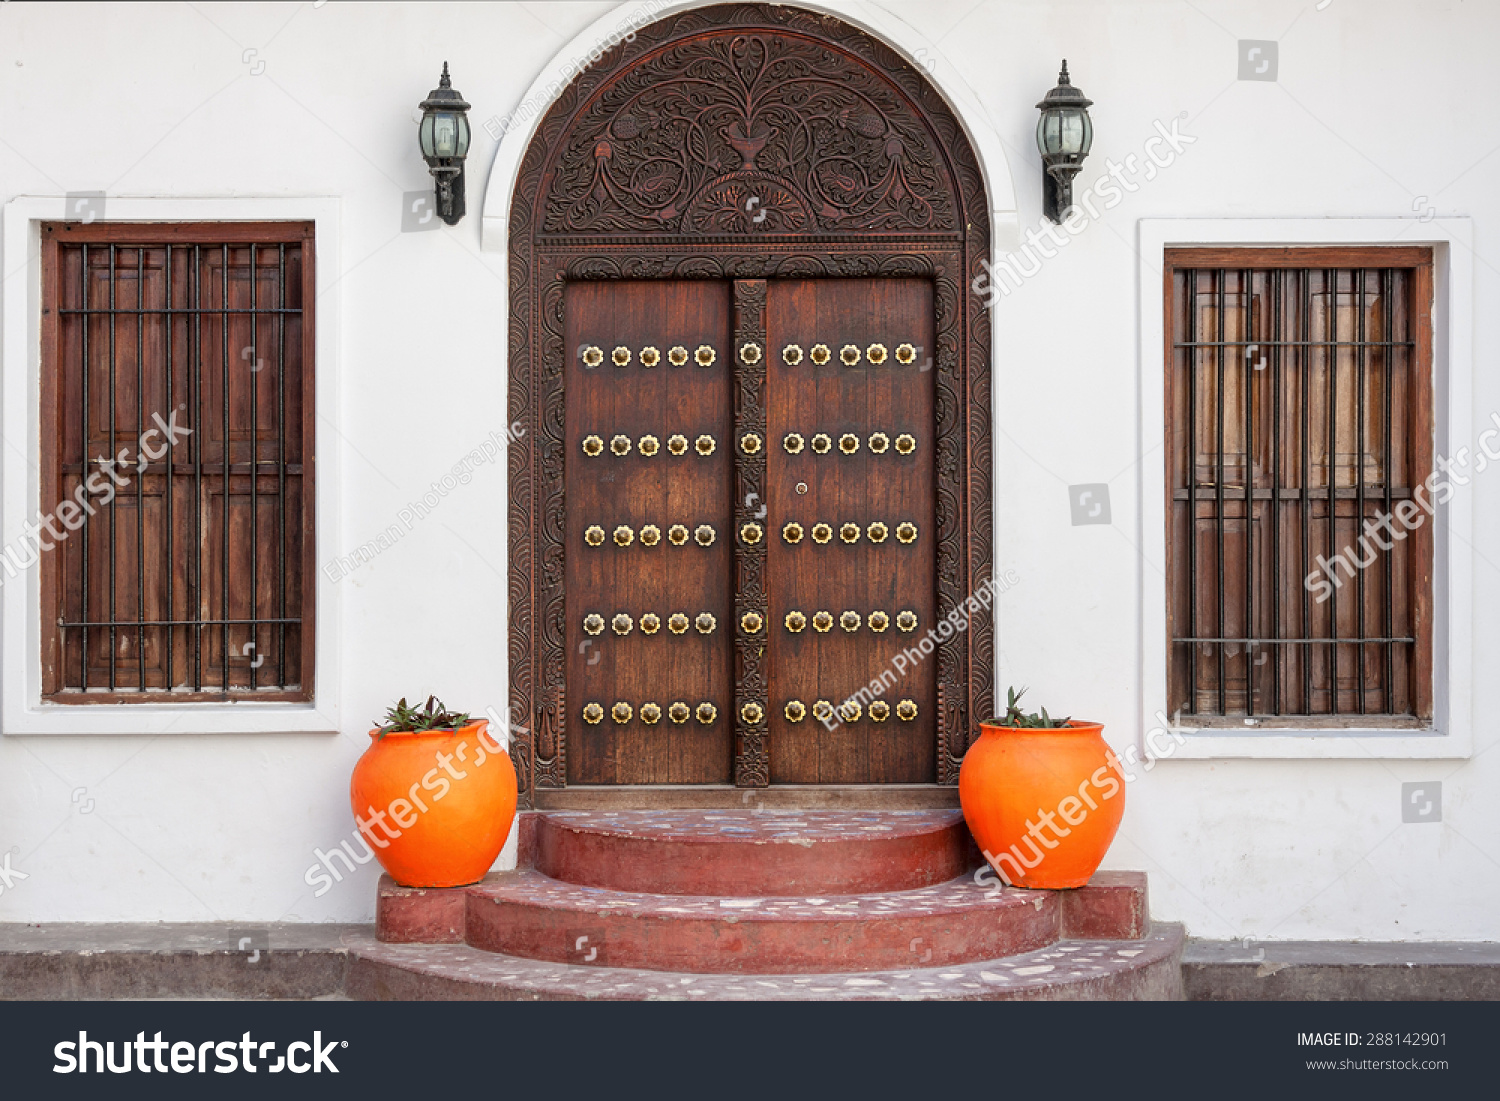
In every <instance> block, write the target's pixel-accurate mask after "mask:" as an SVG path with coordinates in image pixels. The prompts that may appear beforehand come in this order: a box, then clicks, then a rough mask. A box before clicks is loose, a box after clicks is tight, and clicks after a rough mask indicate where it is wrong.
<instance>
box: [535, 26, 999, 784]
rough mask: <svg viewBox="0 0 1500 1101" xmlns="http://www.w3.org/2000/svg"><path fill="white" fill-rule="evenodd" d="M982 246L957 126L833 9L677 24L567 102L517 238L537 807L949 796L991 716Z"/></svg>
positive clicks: (978, 208)
mask: <svg viewBox="0 0 1500 1101" xmlns="http://www.w3.org/2000/svg"><path fill="white" fill-rule="evenodd" d="M989 235H990V227H989V216H988V212H987V210H986V205H985V193H984V185H983V180H982V178H981V174H980V171H979V168H978V165H977V163H976V160H975V157H974V153H973V151H972V149H971V148H970V145H969V142H968V140H967V138H966V137H965V135H964V132H963V129H962V127H961V126H960V125H959V122H958V120H957V119H956V118H955V117H954V115H953V113H952V111H951V109H950V108H949V107H948V105H947V103H946V102H945V101H944V100H943V98H942V97H941V96H940V95H939V93H938V92H937V90H936V89H935V88H934V87H933V86H932V84H931V83H930V82H929V80H928V79H927V77H926V75H925V74H924V73H923V72H921V71H920V70H919V69H917V68H915V67H913V66H912V65H911V64H909V63H908V62H906V61H905V60H903V59H902V58H901V57H899V56H898V55H897V54H896V53H895V52H894V51H892V50H891V49H890V48H889V47H887V46H886V45H884V44H883V43H882V42H880V41H879V40H877V39H875V38H873V37H872V36H870V35H869V34H867V33H866V32H864V31H862V30H860V29H858V28H856V27H853V26H851V25H849V24H847V23H845V22H843V21H841V20H839V19H836V18H833V17H831V16H827V15H823V14H819V13H814V12H810V11H806V10H802V9H797V8H790V7H780V6H769V5H734V6H727V5H726V6H713V7H703V8H697V9H692V10H689V11H686V12H683V13H680V14H677V15H673V16H670V17H668V18H665V19H663V20H661V21H659V22H657V23H653V24H650V25H648V26H645V27H643V28H641V29H639V30H638V31H637V32H636V33H635V37H634V39H633V41H630V42H621V43H619V44H618V45H616V46H615V47H614V48H612V49H611V50H610V51H609V52H607V53H605V54H604V56H603V57H602V58H601V59H600V60H599V61H598V62H597V63H595V64H593V65H591V66H590V67H589V68H588V69H587V70H585V71H584V72H583V73H582V74H581V75H580V76H579V77H578V78H577V79H576V80H574V81H573V83H572V84H570V85H569V86H568V87H567V89H565V90H564V92H563V93H562V95H561V96H560V97H559V98H558V100H557V101H556V102H555V103H554V104H553V106H552V107H551V109H550V110H549V111H548V113H547V114H546V116H545V117H544V118H543V120H542V122H541V123H540V125H539V127H538V129H537V131H536V133H535V134H534V136H533V138H532V140H531V143H530V145H529V146H528V147H527V149H526V152H525V154H524V157H523V159H522V162H521V167H520V171H519V173H518V176H517V181H516V184H515V188H514V192H513V196H512V201H511V210H510V227H509V252H510V260H509V273H510V282H509V288H510V289H509V293H510V319H509V320H510V348H509V385H510V414H511V419H512V422H513V424H515V425H517V426H519V427H520V428H521V429H522V431H520V432H519V433H518V439H517V441H516V442H515V443H514V444H513V446H512V452H511V457H510V476H511V480H510V600H511V609H510V664H511V669H510V677H511V684H510V691H511V712H512V714H513V715H515V716H516V717H517V720H518V721H520V722H525V721H526V719H525V718H523V716H524V717H529V719H530V723H529V724H528V725H529V729H528V730H527V732H525V733H524V734H518V737H517V739H516V742H515V746H514V757H515V761H516V765H517V770H518V773H519V775H520V778H521V782H522V788H523V792H524V793H525V795H526V796H528V797H534V795H535V793H537V792H545V791H548V790H556V789H561V788H564V787H566V786H568V785H569V784H570V783H572V784H574V785H578V784H589V785H593V784H662V783H685V784H726V785H727V784H734V785H736V786H740V787H763V786H766V785H768V784H773V783H774V784H781V783H799V784H802V783H806V784H826V783H833V784H866V783H899V784H911V783H917V784H936V785H950V784H953V783H956V781H957V773H958V764H959V762H960V761H961V760H962V757H963V754H964V751H965V749H966V748H967V746H968V743H969V738H970V735H969V732H970V729H971V727H972V725H973V723H974V722H976V721H977V720H978V719H979V718H983V717H985V716H987V715H988V714H989V713H990V711H991V708H992V699H993V627H992V621H991V616H990V612H989V599H988V598H989V592H988V589H987V587H986V586H985V585H984V583H983V582H984V581H985V579H988V578H989V577H990V576H991V572H992V571H991V555H992V549H991V548H992V539H991V481H990V387H989V357H990V330H989V317H988V315H987V313H986V312H985V310H984V309H983V307H982V305H981V304H980V303H979V302H978V301H977V300H976V299H975V298H974V296H972V295H971V294H969V293H968V286H969V284H970V282H971V281H972V280H973V279H974V278H975V276H977V275H978V274H979V273H980V271H981V268H980V261H981V260H983V259H985V258H987V257H988V255H989V245H990V242H989ZM819 345H826V346H827V347H828V349H829V353H828V356H827V359H826V361H825V362H822V363H819V362H818V358H819V356H820V355H821V353H820V352H818V351H817V350H818V347H819ZM677 348H681V349H682V358H684V362H683V363H682V365H681V366H680V367H678V366H676V363H675V361H676V359H677V358H679V357H674V356H673V355H672V353H673V351H674V350H675V349H677ZM700 348H707V349H708V350H709V351H708V352H707V353H705V354H704V355H703V357H702V359H706V360H708V362H707V363H702V364H701V365H700V359H699V354H698V353H699V349H700ZM851 348H852V349H853V351H852V352H850V351H846V349H851ZM617 349H620V350H621V351H620V352H619V353H618V354H617V351H616V350H617ZM792 349H795V351H794V350H792ZM653 353H654V355H653ZM825 428H826V429H828V431H824V429H825ZM673 436H681V437H682V443H681V444H677V443H676V442H675V441H674V440H673V439H672V437H673ZM820 436H826V437H827V444H826V448H824V451H823V453H822V454H821V455H819V454H818V452H819V449H820V448H823V447H824V443H823V441H822V440H821V439H819V437H820ZM903 436H904V437H909V438H910V439H911V441H912V444H911V446H910V450H907V447H908V445H907V442H906V441H905V440H903V439H902V437H903ZM590 437H596V438H597V444H596V443H595V442H594V441H593V440H591V439H590ZM702 437H708V438H709V440H710V442H709V443H703V442H702V439H701V438H702ZM793 437H796V439H793ZM882 438H883V442H882ZM646 440H651V441H654V443H646V444H645V445H644V446H643V441H646ZM798 440H801V441H803V442H802V444H801V446H800V447H798V446H797V441H798ZM689 441H691V442H689ZM679 447H680V448H681V450H682V453H681V454H677V450H678V448H679ZM794 447H796V450H794ZM648 450H649V451H650V453H649V454H648V453H647V451H648ZM673 463H679V465H677V466H673V465H672V464H673ZM694 463H696V464H698V465H696V466H693V465H691V464H694ZM819 464H821V465H819ZM898 464H905V465H898ZM825 513H826V515H824V514H825ZM822 523H827V524H828V525H829V527H828V529H827V530H826V531H824V530H822V529H820V528H819V526H818V525H820V524H822ZM902 524H910V525H911V526H910V528H903V527H902V526H901V525H902ZM679 525H680V526H681V531H680V532H679V531H675V530H674V529H675V528H677V527H678V526H679ZM789 525H790V527H789ZM622 528H624V529H627V530H626V531H621V530H620V529H622ZM704 528H707V529H709V531H708V532H706V533H703V532H702V529H704ZM648 529H652V530H649V531H648ZM856 529H857V530H856ZM700 533H701V534H702V538H700ZM908 535H910V536H911V537H910V538H909V539H908V538H907V536H908ZM679 536H682V538H681V544H682V545H681V546H676V544H677V543H678V541H679ZM794 536H796V538H793V537H794ZM839 554H843V555H844V557H843V558H842V559H841V558H838V557H836V556H837V555H839ZM672 555H678V557H675V558H674V557H672ZM694 556H695V557H694ZM816 556H821V557H816ZM976 594H977V597H976ZM679 605H680V607H679ZM825 605H826V607H825ZM846 605H847V607H846ZM823 611H827V612H828V613H830V615H831V616H832V617H833V618H832V620H831V621H823V620H820V619H819V618H818V613H819V612H823ZM679 612H681V613H683V614H684V615H685V616H686V619H685V620H684V621H682V622H681V623H679V622H676V621H674V620H673V618H672V617H673V616H674V615H675V614H677V613H679ZM903 612H911V613H912V616H913V619H914V620H915V626H914V627H913V628H912V629H911V630H904V628H905V626H906V625H907V623H908V622H909V621H908V620H905V619H902V618H901V614H902V613H903ZM793 613H800V614H801V615H802V616H803V619H804V620H805V621H806V622H805V623H804V624H803V626H802V627H800V628H796V629H794V627H795V625H796V623H797V621H796V620H795V619H793V618H791V617H792V615H793ZM847 613H853V614H854V617H855V618H849V617H848V615H847ZM705 614H706V615H707V616H708V618H706V619H705V618H703V617H704V615H705ZM592 616H597V617H598V618H597V619H593V618H590V617H592ZM622 616H623V617H625V618H623V619H622V618H620V617H622ZM747 616H748V617H750V618H747ZM648 617H649V618H648ZM882 617H883V618H882ZM856 619H857V622H856ZM679 626H681V627H682V629H681V630H678V627H679ZM929 632H930V634H929ZM663 644H665V645H663ZM674 647H675V648H674ZM902 655H905V661H904V662H903V661H902ZM897 667H900V670H901V675H900V677H897V678H896V682H895V683H891V684H885V683H884V681H888V680H890V676H889V675H888V674H889V673H890V671H891V670H894V669H895V668H897ZM684 670H686V671H689V672H688V673H683V675H682V676H677V674H678V672H680V671H684ZM809 670H813V671H815V672H811V673H810V672H809ZM673 677H677V679H676V680H675V681H672V683H667V682H668V681H669V680H672V678H673ZM689 681H691V683H688V682H689ZM861 685H863V686H864V687H863V689H862V688H861ZM877 685H879V686H880V688H881V691H878V692H877V691H875V689H876V687H877ZM887 688H888V689H889V693H887V692H886V689H887ZM822 702H828V703H831V704H832V705H833V706H834V707H835V708H838V709H841V710H843V711H844V714H842V715H836V716H835V718H834V722H833V723H832V724H831V728H830V724H828V723H819V722H818V721H817V718H816V716H815V715H814V714H813V712H814V711H815V710H816V709H817V708H818V705H819V704H820V703H822ZM674 703H684V704H686V705H687V706H688V709H689V710H688V713H687V714H686V716H685V717H683V718H682V721H680V722H679V721H677V720H678V718H679V715H678V714H677V713H675V712H674V711H673V708H672V705H673V704H674ZM878 703H884V704H885V705H886V706H885V707H884V708H883V709H882V708H880V707H878V706H876V705H877V704H878ZM903 703H909V704H911V708H910V710H909V712H908V709H907V708H904V707H901V706H900V705H901V704H903ZM591 704H592V705H595V706H594V707H590V705H591ZM705 704H706V705H709V706H708V708H707V709H704V708H703V706H702V705H705ZM793 704H801V705H802V708H803V711H804V712H805V713H804V714H803V715H802V717H800V718H795V717H794V716H795V715H796V710H795V709H794V708H793V707H792V705H793ZM850 704H852V705H857V707H858V713H857V714H856V713H855V708H854V707H852V706H851V707H844V706H843V705H850ZM622 705H623V706H622ZM648 705H649V706H650V707H651V708H652V710H646V709H647V707H648ZM872 709H873V713H872ZM877 715H879V716H881V717H880V718H878V719H877V718H876V716H877ZM705 719H707V721H704V720H705ZM844 720H848V721H844Z"/></svg>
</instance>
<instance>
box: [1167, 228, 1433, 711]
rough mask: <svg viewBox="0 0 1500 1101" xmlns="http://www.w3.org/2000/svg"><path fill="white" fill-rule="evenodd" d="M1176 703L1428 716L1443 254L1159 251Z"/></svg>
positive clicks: (1182, 706)
mask: <svg viewBox="0 0 1500 1101" xmlns="http://www.w3.org/2000/svg"><path fill="white" fill-rule="evenodd" d="M1166 259H1167V270H1166V280H1167V290H1168V303H1169V305H1168V308H1169V310H1170V317H1169V318H1168V324H1167V334H1168V337H1167V339H1168V348H1167V363H1168V370H1167V394H1166V402H1167V406H1166V408H1167V441H1166V443H1167V448H1168V462H1167V480H1168V484H1167V487H1166V488H1167V495H1168V509H1167V515H1168V521H1167V524H1168V532H1167V585H1168V593H1169V596H1168V605H1169V606H1168V640H1169V642H1168V646H1169V651H1170V652H1169V655H1168V670H1169V672H1168V701H1169V712H1176V711H1180V712H1181V713H1182V715H1183V716H1184V719H1185V720H1186V719H1188V718H1189V717H1191V720H1192V721H1194V722H1196V723H1198V724H1200V725H1207V726H1211V725H1214V724H1215V723H1218V724H1220V725H1229V724H1232V725H1236V726H1243V725H1245V724H1246V721H1247V720H1249V724H1250V725H1262V724H1264V725H1265V726H1268V727H1275V726H1277V725H1282V726H1285V725H1297V726H1312V727H1319V726H1329V727H1339V726H1368V725H1388V726H1416V725H1420V724H1421V723H1423V722H1425V721H1426V720H1428V719H1430V717H1431V715H1432V616H1433V607H1432V599H1433V597H1432V569H1433V528H1434V526H1435V520H1434V515H1435V509H1436V505H1437V504H1438V503H1440V501H1441V500H1442V499H1444V498H1443V496H1442V495H1441V493H1439V495H1437V496H1434V493H1433V487H1432V486H1424V482H1425V481H1426V480H1427V479H1428V476H1429V473H1430V472H1431V471H1432V469H1433V419H1432V418H1433V375H1432V335H1431V311H1432V257H1431V252H1430V250H1428V249H1425V248H1285V249H1256V248H1202V249H1169V250H1167V254H1166Z"/></svg>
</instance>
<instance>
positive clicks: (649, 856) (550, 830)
mask: <svg viewBox="0 0 1500 1101" xmlns="http://www.w3.org/2000/svg"><path fill="white" fill-rule="evenodd" d="M533 817H534V819H535V821H534V824H533V825H532V829H533V830H534V834H533V844H534V852H535V861H536V868H537V870H538V871H540V872H542V873H544V874H546V875H549V876H551V877H552V878H554V879H560V880H563V881H565V882H568V883H574V884H578V885H580V886H586V887H605V888H609V889H612V890H617V891H645V892H651V893H655V894H667V895H700V896H724V897H751V896H786V897H791V896H798V895H811V896H821V895H849V894H864V893H868V892H873V891H908V890H915V889H917V888H920V887H931V886H934V885H936V884H939V883H946V882H947V881H948V880H950V879H954V878H956V877H957V876H960V875H962V874H963V873H964V872H966V871H971V870H972V869H973V868H975V867H977V863H976V860H977V852H976V851H975V850H974V849H973V842H972V841H971V839H970V838H969V832H968V829H967V828H966V827H965V826H964V820H963V814H962V812H960V811H956V810H943V811H764V812H754V811H710V810H700V811H682V810H674V811H549V812H546V813H542V814H537V815H534V816H533Z"/></svg>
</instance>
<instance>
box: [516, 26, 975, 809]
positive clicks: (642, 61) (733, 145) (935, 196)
mask: <svg viewBox="0 0 1500 1101" xmlns="http://www.w3.org/2000/svg"><path fill="white" fill-rule="evenodd" d="M752 200H754V201H753V202H752ZM989 235H990V228H989V217H988V210H987V205H986V202H985V192H984V183H983V179H982V176H981V173H980V171H979V167H978V163H977V161H976V159H975V157H974V154H973V151H972V149H971V148H970V146H969V143H968V140H967V138H966V137H965V136H964V134H963V130H962V127H961V125H960V124H959V122H958V120H957V119H956V118H955V117H954V115H953V113H952V111H951V110H950V109H949V107H948V106H947V104H946V102H945V101H944V100H943V98H942V96H941V95H940V94H939V93H938V92H937V90H936V89H935V88H934V87H933V86H932V84H931V83H930V82H929V81H928V79H927V77H926V75H925V74H924V73H922V72H921V70H919V69H917V68H915V67H913V66H912V65H911V64H909V63H908V62H907V61H906V60H904V59H903V58H901V57H899V56H898V55H897V54H896V53H895V52H894V51H892V50H891V49H890V48H889V47H887V46H886V45H884V44H883V43H881V42H879V41H878V40H876V39H874V38H871V37H870V36H869V35H867V34H865V33H864V32H863V31H860V30H859V29H857V28H855V27H852V26H850V25H849V24H847V23H844V22H842V21H840V20H838V19H836V18H834V17H832V16H827V15H823V14H820V13H814V12H809V11H806V10H802V9H798V8H793V7H785V6H779V5H774V6H773V5H762V4H742V5H722V6H715V7H702V8H694V9H690V10H688V11H685V12H682V13H679V14H677V15H673V16H669V17H667V18H666V19H663V20H660V21H659V22H656V23H652V24H649V25H647V26H645V27H642V28H640V29H639V30H637V32H636V34H635V37H634V40H633V41H630V42H622V43H620V44H619V45H617V46H616V47H614V48H613V49H611V50H609V51H607V52H606V53H604V54H603V56H602V57H601V58H600V59H599V61H598V62H596V63H594V64H592V65H590V66H589V67H588V68H587V69H586V70H585V71H584V72H583V73H582V74H581V75H580V76H579V77H578V78H577V79H576V80H574V81H573V82H572V83H571V84H570V85H569V86H568V87H567V88H566V89H564V91H563V92H562V94H561V95H560V97H559V98H558V100H557V101H556V102H555V103H554V104H553V106H552V107H551V108H550V109H549V111H548V113H547V115H546V116H545V117H544V118H543V119H542V122H541V123H540V125H539V127H538V130H537V133H536V135H535V136H534V137H533V139H532V142H531V144H530V146H529V147H528V148H527V151H526V154H525V156H524V157H523V160H522V164H521V169H520V174H519V176H518V179H517V183H516V187H515V191H514V194H513V197H512V203H511V221H510V264H509V295H510V315H509V327H510V354H509V375H510V419H511V421H512V422H515V423H518V424H519V425H521V426H522V428H523V429H524V430H523V431H522V432H521V434H520V435H519V437H518V438H517V440H516V442H515V443H514V444H513V445H512V447H511V452H510V455H509V468H510V505H509V508H510V526H509V531H510V544H509V567H510V646H509V655H510V697H511V709H512V713H513V714H514V715H515V717H516V721H517V722H518V723H525V722H526V718H527V717H529V719H530V730H529V732H525V733H523V732H521V731H519V730H518V731H517V737H516V739H515V742H514V744H513V749H512V757H513V759H514V761H515V764H516V769H517V773H518V777H519V779H520V783H521V792H522V805H523V806H526V807H529V806H533V805H535V804H534V800H533V793H534V792H535V791H536V790H543V789H550V788H562V787H565V786H566V783H567V779H566V777H567V767H566V762H567V744H568V719H567V715H568V708H567V704H566V700H565V698H564V693H565V685H564V678H563V668H564V664H565V663H564V647H565V642H564V639H565V637H566V631H565V624H564V622H563V615H564V600H563V591H562V577H563V538H562V533H563V531H564V517H565V510H564V500H563V462H564V459H565V453H566V448H565V446H564V444H563V392H562V379H563V357H564V348H563V335H562V334H563V317H562V302H563V293H562V292H563V288H564V286H565V283H566V281H568V280H573V279H738V280H763V279H772V278H799V277H801V278H806V277H819V278H837V277H846V276H859V277H879V276H891V277H903V276H904V277H910V276H920V277H924V278H929V279H932V280H933V282H934V288H935V291H936V293H935V295H934V301H935V304H936V315H937V316H936V318H935V324H936V328H935V336H936V341H935V345H936V346H935V348H934V363H933V369H934V374H935V379H934V383H935V388H936V400H937V408H936V414H937V440H936V445H937V464H938V469H937V473H938V493H937V500H936V502H935V509H936V521H937V541H938V547H937V573H938V611H939V614H940V615H947V614H948V613H950V612H952V611H954V610H955V609H957V608H959V607H960V606H961V605H962V604H963V602H964V601H965V600H966V599H967V597H968V595H969V594H970V593H972V592H973V591H974V588H975V586H976V585H977V584H978V583H979V581H980V579H983V578H986V577H988V576H990V573H991V570H992V551H991V546H992V537H991V531H992V510H991V500H992V483H991V477H990V471H989V463H990V431H991V427H990V384H989V358H990V324H989V316H988V313H987V312H986V311H985V310H984V309H983V308H981V307H980V306H979V305H978V303H977V302H976V301H975V299H974V297H973V296H972V295H970V294H969V293H968V291H967V287H968V285H969V283H970V282H971V281H972V280H973V279H974V277H975V276H976V275H978V274H980V272H981V271H982V269H981V267H980V261H981V260H983V259H985V258H987V257H988V255H989V247H990V236H989ZM968 624H969V629H968V630H967V631H961V632H955V633H953V634H952V635H950V636H949V638H948V639H946V640H944V641H942V642H941V643H940V644H939V647H938V650H939V653H938V657H937V664H938V692H939V706H938V710H939V716H938V739H939V744H938V753H937V776H936V780H937V782H938V783H940V784H954V783H957V779H958V766H959V764H960V762H961V761H962V760H963V755H964V752H965V751H966V750H967V748H968V744H969V741H970V727H971V726H972V725H973V720H974V719H976V718H978V717H983V716H985V715H988V714H990V713H991V712H992V710H993V706H994V704H993V687H994V685H993V679H994V673H993V669H994V634H993V626H992V621H991V617H990V615H989V614H987V613H986V614H979V615H975V616H973V617H971V618H970V619H969V620H968ZM746 698H747V699H748V698H749V697H746ZM736 710H738V707H736ZM763 752H764V746H763V744H757V741H756V739H755V738H750V739H748V741H742V742H741V745H740V748H739V754H738V756H737V760H736V767H737V778H738V779H739V780H740V782H742V783H745V782H748V783H750V784H760V783H765V782H766V779H765V778H764V777H763V774H762V773H761V767H763V766H758V765H757V763H756V758H757V756H758V755H759V754H760V753H763Z"/></svg>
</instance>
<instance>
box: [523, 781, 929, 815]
mask: <svg viewBox="0 0 1500 1101" xmlns="http://www.w3.org/2000/svg"><path fill="white" fill-rule="evenodd" d="M535 804H536V809H537V810H543V811H546V810H749V811H754V810H952V809H957V807H958V788H956V787H944V786H941V785H938V784H776V785H773V786H771V787H768V788H737V787H733V786H731V785H729V784H640V785H628V786H626V785H621V786H617V785H592V784H590V785H574V786H569V787H566V788H558V789H541V790H538V791H536V793H535Z"/></svg>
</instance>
